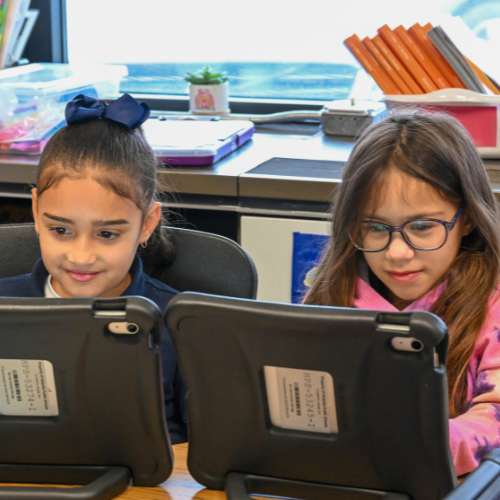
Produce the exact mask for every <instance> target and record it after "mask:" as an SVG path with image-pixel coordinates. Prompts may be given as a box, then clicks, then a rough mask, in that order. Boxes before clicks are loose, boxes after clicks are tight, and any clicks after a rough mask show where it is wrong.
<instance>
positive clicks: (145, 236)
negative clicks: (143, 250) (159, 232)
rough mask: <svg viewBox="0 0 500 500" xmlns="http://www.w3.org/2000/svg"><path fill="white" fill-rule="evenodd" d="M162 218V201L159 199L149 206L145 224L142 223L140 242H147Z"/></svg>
mask: <svg viewBox="0 0 500 500" xmlns="http://www.w3.org/2000/svg"><path fill="white" fill-rule="evenodd" d="M160 218H161V203H160V202H159V201H157V202H155V203H153V204H152V205H151V207H150V208H149V210H148V212H147V214H146V217H145V218H144V224H143V225H142V231H141V236H140V238H139V243H146V241H148V240H149V237H150V236H151V235H152V234H153V231H154V230H155V228H156V226H157V225H158V223H159V222H160Z"/></svg>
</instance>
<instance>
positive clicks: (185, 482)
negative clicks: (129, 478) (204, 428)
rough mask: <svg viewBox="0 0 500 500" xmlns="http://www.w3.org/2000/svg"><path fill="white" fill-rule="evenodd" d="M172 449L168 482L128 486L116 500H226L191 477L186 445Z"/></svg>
mask: <svg viewBox="0 0 500 500" xmlns="http://www.w3.org/2000/svg"><path fill="white" fill-rule="evenodd" d="M173 448H174V455H175V465H174V471H173V472H172V475H171V476H170V479H168V481H165V482H164V483H163V484H161V485H160V486H157V487H156V488H138V487H135V486H129V488H128V490H127V491H125V492H124V493H122V494H121V495H119V496H117V497H116V500H190V499H191V498H193V499H198V500H226V494H225V493H224V492H223V491H216V490H207V489H206V488H205V487H204V486H202V485H201V484H199V483H197V482H196V481H195V480H194V479H193V478H192V477H191V475H190V474H189V472H188V469H187V464H186V462H187V450H188V447H187V444H177V445H175V446H174V447H173Z"/></svg>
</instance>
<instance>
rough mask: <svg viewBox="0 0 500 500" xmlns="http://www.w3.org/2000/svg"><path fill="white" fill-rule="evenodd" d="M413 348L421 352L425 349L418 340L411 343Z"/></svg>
mask: <svg viewBox="0 0 500 500" xmlns="http://www.w3.org/2000/svg"><path fill="white" fill-rule="evenodd" d="M411 346H412V348H413V349H415V351H421V350H422V348H423V345H422V342H420V341H418V340H414V341H413V342H412V343H411Z"/></svg>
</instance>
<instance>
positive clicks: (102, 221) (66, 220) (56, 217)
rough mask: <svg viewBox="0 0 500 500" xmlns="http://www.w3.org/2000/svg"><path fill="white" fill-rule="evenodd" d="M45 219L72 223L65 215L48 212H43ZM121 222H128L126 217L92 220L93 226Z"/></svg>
mask: <svg viewBox="0 0 500 500" xmlns="http://www.w3.org/2000/svg"><path fill="white" fill-rule="evenodd" d="M43 216H44V217H46V218H47V219H52V220H55V221H57V222H63V223H65V224H74V222H73V221H72V220H71V219H66V218H65V217H58V216H57V215H52V214H48V213H44V214H43ZM123 224H130V223H129V221H128V220H126V219H116V220H96V221H94V222H92V225H93V226H121V225H123Z"/></svg>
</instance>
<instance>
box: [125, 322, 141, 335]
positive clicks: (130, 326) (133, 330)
mask: <svg viewBox="0 0 500 500" xmlns="http://www.w3.org/2000/svg"><path fill="white" fill-rule="evenodd" d="M127 330H128V331H129V332H130V333H137V332H138V331H139V328H137V325H134V323H129V324H128V325H127Z"/></svg>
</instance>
